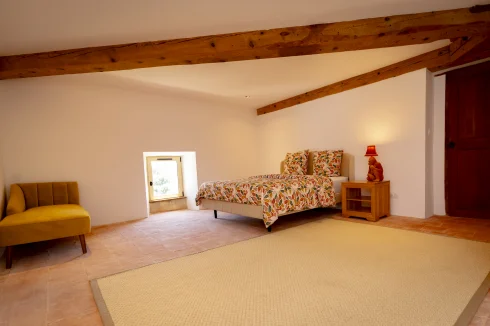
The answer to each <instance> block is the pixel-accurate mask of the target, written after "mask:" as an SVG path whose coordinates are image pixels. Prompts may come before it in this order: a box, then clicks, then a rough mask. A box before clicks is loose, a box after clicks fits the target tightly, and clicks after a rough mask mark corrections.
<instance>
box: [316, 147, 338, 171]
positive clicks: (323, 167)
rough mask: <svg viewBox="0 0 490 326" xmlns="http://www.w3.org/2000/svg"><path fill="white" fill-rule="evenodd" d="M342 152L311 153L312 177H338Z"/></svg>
mask: <svg viewBox="0 0 490 326" xmlns="http://www.w3.org/2000/svg"><path fill="white" fill-rule="evenodd" d="M343 153H344V151H343V150H341V149H340V150H328V151H321V152H313V175H323V176H327V177H340V165H341V164H342V154H343Z"/></svg>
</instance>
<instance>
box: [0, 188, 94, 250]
mask: <svg viewBox="0 0 490 326" xmlns="http://www.w3.org/2000/svg"><path fill="white" fill-rule="evenodd" d="M89 232H90V215H89V214H88V212H87V211H86V210H85V209H83V207H81V206H80V205H79V193H78V184H77V183H76V182H46V183H22V184H13V185H11V187H10V199H9V202H8V205H7V217H5V218H4V219H3V220H2V221H0V247H2V246H13V245H18V244H23V243H30V242H37V241H44V240H51V239H57V238H64V237H69V236H76V235H83V234H85V233H89Z"/></svg>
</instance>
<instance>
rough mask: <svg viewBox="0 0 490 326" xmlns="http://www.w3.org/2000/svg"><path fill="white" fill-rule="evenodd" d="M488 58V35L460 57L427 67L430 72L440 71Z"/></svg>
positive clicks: (489, 50) (489, 49) (489, 42)
mask: <svg viewBox="0 0 490 326" xmlns="http://www.w3.org/2000/svg"><path fill="white" fill-rule="evenodd" d="M489 58H490V37H487V38H486V39H485V40H484V41H483V42H481V43H480V44H478V45H476V46H475V47H474V48H473V49H472V50H471V51H468V52H466V53H465V54H464V55H462V56H461V57H459V58H457V59H455V60H452V61H449V62H446V63H444V64H441V65H438V66H437V67H430V68H428V69H429V70H430V71H432V72H442V71H443V70H447V69H450V68H454V67H458V66H463V65H467V64H469V63H472V62H475V61H481V60H485V59H489Z"/></svg>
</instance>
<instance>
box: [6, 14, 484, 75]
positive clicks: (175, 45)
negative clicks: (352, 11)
mask: <svg viewBox="0 0 490 326" xmlns="http://www.w3.org/2000/svg"><path fill="white" fill-rule="evenodd" d="M489 31H490V5H481V6H475V7H471V8H463V9H455V10H445V11H433V12H426V13H418V14H410V15H397V16H390V17H379V18H369V19H361V20H354V21H347V22H339V23H330V24H320V25H310V26H300V27H287V28H278V29H271V30H261V31H251V32H242V33H231V34H222V35H211V36H202V37H195V38H186V39H177V40H168V41H156V42H143V43H131V44H122V45H112V46H101V47H92V48H82V49H72V50H63V51H53V52H43V53H34V54H23V55H13V56H4V57H0V79H12V78H24V77H36V76H51V75H63V74H77V73H88V72H100V71H113V70H126V69H136V68H147V67H158V66H169V65H186V64H200V63H213V62H226V61H240V60H252V59H263V58H278V57H289V56H298V55H309V54H319V53H331V52H341V51H353V50H364V49H374V48H384V47H392V46H401V45H412V44H422V43H428V42H434V41H437V40H442V39H452V38H460V37H463V36H473V35H486V34H487V33H488V32H489Z"/></svg>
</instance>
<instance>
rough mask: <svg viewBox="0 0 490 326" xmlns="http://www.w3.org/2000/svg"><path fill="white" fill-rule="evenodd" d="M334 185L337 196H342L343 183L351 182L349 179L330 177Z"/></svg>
mask: <svg viewBox="0 0 490 326" xmlns="http://www.w3.org/2000/svg"><path fill="white" fill-rule="evenodd" d="M330 179H332V183H333V190H334V191H335V193H336V194H340V193H341V192H342V182H347V181H349V178H348V177H330Z"/></svg>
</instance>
